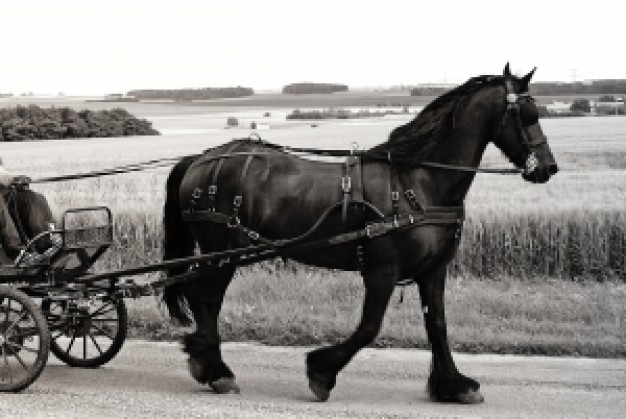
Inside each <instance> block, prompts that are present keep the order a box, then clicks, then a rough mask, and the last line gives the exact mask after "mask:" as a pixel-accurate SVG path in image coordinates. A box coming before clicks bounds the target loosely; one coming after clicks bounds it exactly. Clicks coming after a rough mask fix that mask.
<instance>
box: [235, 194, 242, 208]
mask: <svg viewBox="0 0 626 419" xmlns="http://www.w3.org/2000/svg"><path fill="white" fill-rule="evenodd" d="M242 202H243V197H242V196H241V195H236V196H235V198H234V199H233V205H234V206H235V208H239V207H240V206H241V203H242Z"/></svg>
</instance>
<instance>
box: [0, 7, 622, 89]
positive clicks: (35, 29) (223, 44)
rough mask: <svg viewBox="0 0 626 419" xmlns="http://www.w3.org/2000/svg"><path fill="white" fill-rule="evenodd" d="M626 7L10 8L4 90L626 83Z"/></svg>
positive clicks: (2, 10) (2, 21)
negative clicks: (510, 76) (531, 74)
mask: <svg viewBox="0 0 626 419" xmlns="http://www.w3.org/2000/svg"><path fill="white" fill-rule="evenodd" d="M625 29H626V2H624V1H623V0H616V1H607V0H594V1H585V2H574V1H550V0H543V1H536V0H524V1H504V0H499V1H495V0H493V1H488V0H471V1H462V0H429V1H420V0H407V1H400V0H374V1H371V0H358V1H345V0H328V1H327V0H315V1H310V0H307V1H302V0H300V1H299V0H260V1H259V0H257V1H242V0H203V1H190V0H122V1H118V0H106V1H94V0H91V1H90V0H80V1H75V0H45V1H42V0H40V1H31V0H19V1H12V2H9V1H7V0H3V1H2V4H1V5H0V40H1V41H0V93H14V94H20V93H23V92H34V93H36V94H56V93H59V92H63V93H64V94H66V95H92V94H93V95H96V94H104V93H125V92H127V91H129V90H132V89H150V88H154V89H168V88H185V87H192V88H200V87H225V86H236V85H241V86H246V87H252V88H254V89H255V90H256V91H261V90H266V89H277V90H278V89H280V88H282V86H284V85H286V84H289V83H294V82H302V81H312V82H328V83H344V84H348V85H349V86H350V87H385V86H392V85H399V84H405V85H412V84H418V83H462V82H464V81H465V80H467V79H468V78H470V77H473V76H477V75H481V74H501V72H502V69H503V67H504V65H505V64H506V62H507V61H508V62H510V63H511V68H512V70H513V72H515V73H518V74H524V73H527V72H528V71H530V70H531V69H532V68H533V67H535V66H537V67H538V70H537V73H536V74H535V78H534V80H535V81H572V80H577V81H581V80H586V79H602V78H626V46H625V44H624V39H626V34H625V32H626V31H625Z"/></svg>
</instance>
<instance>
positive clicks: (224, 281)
mask: <svg viewBox="0 0 626 419" xmlns="http://www.w3.org/2000/svg"><path fill="white" fill-rule="evenodd" d="M234 271H235V270H234V269H233V268H215V269H214V270H211V271H210V272H211V273H210V275H209V276H210V277H206V278H200V279H197V280H195V281H190V282H189V283H188V284H186V288H185V295H186V298H187V301H188V302H189V308H190V309H191V311H192V313H193V316H194V319H195V321H196V331H195V332H194V333H190V334H187V335H186V336H185V337H184V339H183V345H184V349H183V350H184V351H185V352H187V353H188V354H189V370H190V372H191V375H192V377H193V378H195V379H196V381H198V382H199V383H201V384H208V385H209V386H210V387H211V388H212V389H213V391H215V392H216V393H220V394H223V393H239V386H238V385H237V383H236V381H235V375H234V374H233V372H232V371H231V369H230V368H229V367H228V365H226V363H225V362H224V361H223V359H222V352H221V349H220V336H219V330H218V317H219V313H220V310H221V308H222V303H223V301H224V294H225V293H226V289H227V287H228V285H229V284H230V281H231V279H232V277H233V274H234Z"/></svg>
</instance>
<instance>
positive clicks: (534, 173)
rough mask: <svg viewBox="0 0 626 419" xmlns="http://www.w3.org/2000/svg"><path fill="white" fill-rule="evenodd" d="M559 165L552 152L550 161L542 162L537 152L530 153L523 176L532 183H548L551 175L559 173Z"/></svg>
mask: <svg viewBox="0 0 626 419" xmlns="http://www.w3.org/2000/svg"><path fill="white" fill-rule="evenodd" d="M558 171H559V166H558V165H557V164H556V161H555V160H554V157H552V153H549V158H548V161H546V162H544V163H542V162H541V161H540V160H539V159H538V158H537V156H536V155H535V153H530V155H529V156H528V158H527V159H526V164H525V168H524V172H523V174H522V177H523V178H524V180H526V181H528V182H532V183H546V182H547V181H548V180H550V177H552V176H553V175H555V174H557V172H558Z"/></svg>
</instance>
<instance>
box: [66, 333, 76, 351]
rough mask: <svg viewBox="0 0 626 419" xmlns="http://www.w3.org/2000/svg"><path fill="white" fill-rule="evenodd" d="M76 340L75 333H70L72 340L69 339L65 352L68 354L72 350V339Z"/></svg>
mask: <svg viewBox="0 0 626 419" xmlns="http://www.w3.org/2000/svg"><path fill="white" fill-rule="evenodd" d="M75 340H76V335H72V340H70V345H69V346H68V347H67V349H66V350H65V354H66V355H68V354H69V353H70V351H71V350H72V346H74V341H75Z"/></svg>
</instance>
